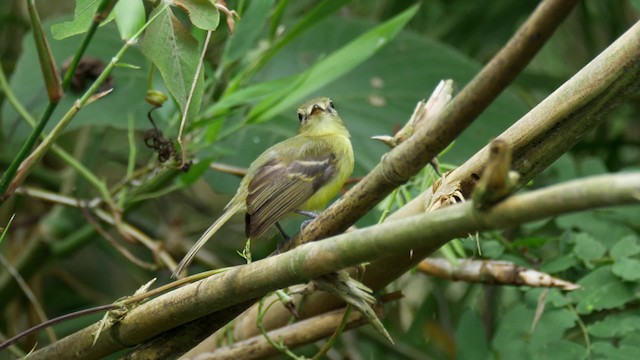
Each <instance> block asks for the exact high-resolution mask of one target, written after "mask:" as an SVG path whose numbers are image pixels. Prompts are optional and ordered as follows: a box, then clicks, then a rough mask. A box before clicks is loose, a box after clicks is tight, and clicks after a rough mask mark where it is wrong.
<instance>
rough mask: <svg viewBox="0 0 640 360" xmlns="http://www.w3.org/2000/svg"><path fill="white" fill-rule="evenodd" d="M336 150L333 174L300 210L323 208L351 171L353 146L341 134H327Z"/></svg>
mask: <svg viewBox="0 0 640 360" xmlns="http://www.w3.org/2000/svg"><path fill="white" fill-rule="evenodd" d="M329 136H331V137H332V139H331V142H332V144H333V145H334V146H335V151H336V159H337V162H336V167H337V169H336V170H337V171H336V174H335V176H334V177H333V178H332V179H331V180H330V181H329V182H328V183H327V184H326V185H324V186H322V187H321V188H320V189H318V191H316V192H315V193H314V194H313V195H311V197H310V198H309V199H308V200H307V201H306V202H305V203H304V204H303V205H302V210H307V211H315V210H321V209H323V208H324V207H325V206H326V205H327V203H328V202H329V201H331V199H333V198H334V197H335V196H336V195H337V194H338V193H339V192H340V190H341V189H342V187H343V186H344V183H345V182H346V181H347V179H349V176H351V173H352V172H353V164H354V158H353V148H352V147H351V141H349V138H348V137H346V136H342V135H329Z"/></svg>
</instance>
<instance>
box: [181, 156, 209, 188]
mask: <svg viewBox="0 0 640 360" xmlns="http://www.w3.org/2000/svg"><path fill="white" fill-rule="evenodd" d="M212 161H213V158H210V157H208V158H204V159H199V160H198V162H197V163H196V164H193V165H191V167H190V168H189V171H187V172H185V173H184V174H182V175H180V178H179V179H180V182H181V183H182V184H181V185H182V186H183V187H187V186H191V185H193V183H195V182H196V181H197V180H198V179H200V176H202V174H204V173H205V172H206V171H207V170H208V169H209V164H211V162H212Z"/></svg>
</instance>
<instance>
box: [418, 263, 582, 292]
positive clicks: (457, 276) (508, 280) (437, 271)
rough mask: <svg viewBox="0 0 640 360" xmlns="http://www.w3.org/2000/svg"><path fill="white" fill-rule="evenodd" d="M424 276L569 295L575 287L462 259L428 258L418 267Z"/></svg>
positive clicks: (500, 265)
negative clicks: (547, 289) (552, 290)
mask: <svg viewBox="0 0 640 360" xmlns="http://www.w3.org/2000/svg"><path fill="white" fill-rule="evenodd" d="M418 270H420V271H422V272H423V273H425V274H429V275H433V276H437V277H439V278H443V279H449V280H456V281H457V280H463V281H467V282H474V283H486V284H503V285H516V286H532V287H557V288H560V289H562V290H567V291H572V290H577V289H579V288H580V286H579V285H577V284H574V283H571V282H568V281H565V280H562V279H558V278H554V277H552V276H550V275H549V274H546V273H543V272H539V271H536V270H532V269H527V268H525V267H522V266H518V265H516V264H514V263H512V262H509V261H497V260H472V259H462V260H459V261H458V263H457V264H452V263H451V262H449V261H447V260H445V259H439V258H433V259H432V258H428V259H424V260H422V261H421V262H420V263H419V264H418Z"/></svg>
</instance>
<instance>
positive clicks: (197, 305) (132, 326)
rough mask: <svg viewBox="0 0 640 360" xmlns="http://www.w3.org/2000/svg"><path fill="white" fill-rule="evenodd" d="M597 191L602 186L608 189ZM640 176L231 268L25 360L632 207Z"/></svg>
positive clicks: (543, 193) (366, 233)
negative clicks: (460, 241)
mask: <svg viewBox="0 0 640 360" xmlns="http://www.w3.org/2000/svg"><path fill="white" fill-rule="evenodd" d="M602 189H608V190H607V191H606V192H605V191H602ZM639 193H640V173H626V174H616V175H604V176H596V177H591V178H586V179H580V180H574V181H569V182H566V183H564V184H561V185H556V186H551V187H548V188H545V189H542V190H536V191H531V192H529V193H526V194H523V195H517V196H513V197H510V198H508V199H506V200H504V201H503V202H501V203H499V204H497V205H496V206H494V207H493V208H491V209H490V210H488V211H486V212H481V211H478V210H476V209H475V208H474V206H473V202H466V203H462V204H457V205H452V206H449V207H446V208H442V209H440V210H438V211H433V212H430V213H426V214H422V215H417V216H412V217H410V218H406V219H399V220H397V221H394V222H387V223H384V224H380V225H375V226H372V227H369V228H365V229H360V230H355V231H352V232H349V233H345V234H342V235H338V236H334V237H331V238H329V239H326V240H324V241H320V242H314V243H310V244H307V245H305V246H301V247H299V248H296V249H294V250H292V251H289V252H286V253H284V254H280V255H277V256H273V257H268V258H265V259H262V260H259V261H255V262H252V263H251V264H247V265H242V266H237V267H234V268H231V269H229V270H228V271H226V272H223V273H221V274H218V275H215V276H211V277H208V278H206V279H204V280H202V281H200V282H197V283H193V284H190V285H187V286H184V287H182V288H180V289H177V290H175V291H172V292H170V293H167V294H164V295H162V296H160V297H158V298H155V299H153V300H151V301H148V302H146V303H144V304H141V305H140V306H138V307H136V308H135V309H133V310H131V311H130V312H129V313H128V314H127V316H126V317H125V318H124V319H122V320H121V321H120V322H119V323H118V324H116V325H114V327H113V328H112V330H113V331H109V332H108V333H104V334H102V335H101V337H100V338H99V339H98V340H97V342H96V344H95V346H92V342H91V336H90V334H91V333H92V331H94V329H95V327H96V325H95V324H94V325H91V326H89V327H87V328H85V329H82V330H80V331H78V332H76V333H74V334H71V335H69V336H67V337H66V338H64V339H62V340H60V341H58V342H56V343H55V344H52V345H50V346H48V347H46V348H44V349H41V350H39V351H37V352H35V353H34V354H32V357H31V359H41V358H55V357H58V356H63V355H64V356H68V355H69V354H75V355H76V356H78V357H102V356H106V355H109V354H111V353H113V352H115V351H118V350H120V349H122V348H123V347H124V345H123V344H131V345H132V346H133V345H135V344H139V343H142V342H144V341H146V340H148V339H150V338H152V337H154V336H157V335H158V334H160V333H162V332H164V331H167V330H169V329H171V328H173V327H176V326H179V325H180V324H184V323H187V322H189V321H191V320H194V319H197V318H199V317H202V316H206V315H207V314H211V313H214V312H217V311H219V310H222V309H225V308H227V307H230V306H233V305H234V304H240V303H243V302H245V301H247V300H251V299H254V298H256V297H259V296H263V295H264V294H266V293H268V292H270V291H273V290H277V289H281V288H284V287H287V286H291V285H294V284H298V283H302V282H306V281H307V280H308V279H313V278H318V277H319V276H322V275H324V274H327V273H330V272H334V271H337V270H339V269H344V268H347V267H350V266H354V265H358V264H361V263H364V262H368V261H371V260H374V259H377V258H380V257H384V256H389V255H392V254H400V253H405V252H407V251H409V250H410V249H413V248H416V247H418V246H422V247H428V248H430V249H431V250H435V249H438V248H439V247H440V246H442V245H443V244H445V243H446V242H447V241H449V240H450V239H452V238H455V237H461V236H466V235H467V234H469V233H475V232H477V231H485V230H492V229H502V228H508V227H513V226H517V225H519V224H523V223H525V222H530V221H536V220H540V219H543V218H547V217H550V216H557V215H561V214H565V213H570V212H575V211H582V210H587V209H593V208H598V207H604V206H615V205H623V204H638V200H637V199H636V198H635V197H636V196H638V194H639Z"/></svg>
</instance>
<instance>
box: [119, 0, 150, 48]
mask: <svg viewBox="0 0 640 360" xmlns="http://www.w3.org/2000/svg"><path fill="white" fill-rule="evenodd" d="M113 13H114V14H115V18H116V25H118V31H119V32H120V37H121V38H122V39H123V40H129V39H131V37H132V36H133V35H134V34H135V33H137V32H138V31H139V30H140V29H141V28H142V27H143V26H144V23H145V16H146V15H145V11H144V4H143V3H142V0H126V1H118V3H117V4H116V6H115V8H114V9H113Z"/></svg>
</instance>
